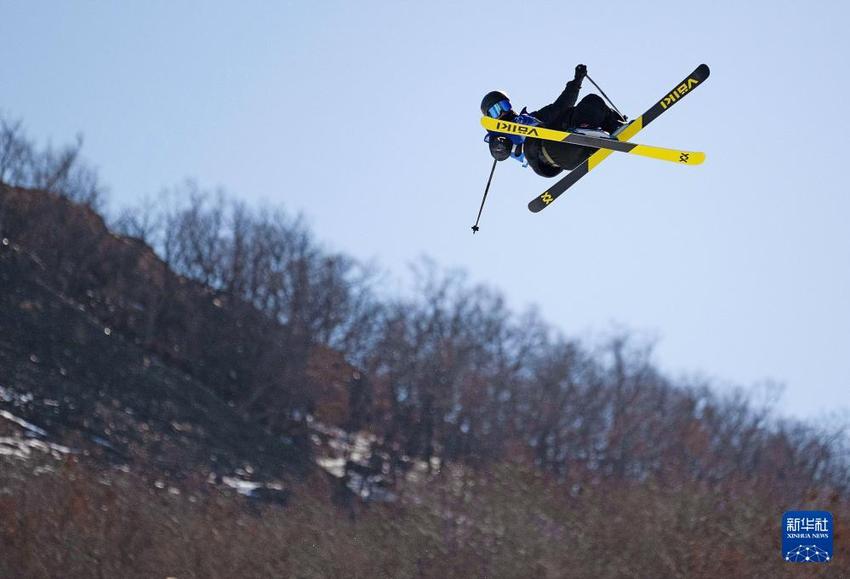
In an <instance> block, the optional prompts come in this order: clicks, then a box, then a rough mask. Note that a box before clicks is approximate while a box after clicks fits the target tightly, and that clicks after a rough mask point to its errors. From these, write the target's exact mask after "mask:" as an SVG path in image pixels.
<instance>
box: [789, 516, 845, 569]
mask: <svg viewBox="0 0 850 579" xmlns="http://www.w3.org/2000/svg"><path fill="white" fill-rule="evenodd" d="M832 528H833V527H832V513H829V512H827V511H788V512H787V513H785V514H784V515H782V558H783V559H785V561H787V562H789V563H827V562H829V561H831V560H832Z"/></svg>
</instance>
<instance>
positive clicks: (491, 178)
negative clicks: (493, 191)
mask: <svg viewBox="0 0 850 579" xmlns="http://www.w3.org/2000/svg"><path fill="white" fill-rule="evenodd" d="M498 162H499V161H498V160H497V159H493V168H492V169H490V177H489V178H488V179H487V187H485V188H484V198H483V199H482V200H481V207H479V208H478V217H477V218H476V219H475V225H473V226H472V235H475V234H476V233H477V232H478V222H479V221H481V212H482V211H484V202H485V201H487V192H488V191H490V181H492V180H493V172H494V171H495V170H496V163H498Z"/></svg>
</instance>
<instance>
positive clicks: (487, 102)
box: [481, 64, 626, 177]
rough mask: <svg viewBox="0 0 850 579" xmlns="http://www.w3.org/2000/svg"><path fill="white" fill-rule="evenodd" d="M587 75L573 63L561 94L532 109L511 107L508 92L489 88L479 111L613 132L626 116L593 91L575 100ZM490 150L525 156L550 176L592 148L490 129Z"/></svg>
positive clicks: (562, 126) (542, 123) (522, 121)
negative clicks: (571, 72) (571, 75)
mask: <svg viewBox="0 0 850 579" xmlns="http://www.w3.org/2000/svg"><path fill="white" fill-rule="evenodd" d="M585 76H587V67H586V66H585V65H583V64H579V65H578V66H576V70H575V77H574V78H573V79H572V80H571V81H569V82H568V83H567V86H566V88H564V91H563V92H562V93H561V95H560V96H559V97H558V98H557V99H555V102H553V103H552V104H550V105H546V106H545V107H543V108H542V109H540V110H538V111H535V112H533V113H528V112H526V110H525V108H523V109H522V111H520V112H519V113H516V112H514V111H513V109H512V107H511V102H510V99H509V98H508V96H507V95H506V94H505V93H503V92H501V91H491V92H489V93H487V94H486V95H485V96H484V99H483V100H482V101H481V114H483V115H485V116H489V117H491V118H494V119H500V120H505V121H512V122H514V123H520V124H523V125H531V126H540V127H544V128H547V129H554V130H557V131H569V132H574V131H575V129H579V130H580V131H581V130H582V129H595V130H602V131H605V133H607V134H608V135H610V134H611V133H614V132H615V131H616V130H617V129H619V128H620V127H621V126H623V124H624V123H625V121H626V119H624V118H622V117H621V116H620V114H619V113H618V112H617V111H615V110H613V109H611V108H610V107H608V105H607V104H605V101H604V100H602V97H600V96H599V95H597V94H589V95H587V96H585V97H584V98H583V99H581V100H580V101H579V102H578V104H576V99H578V93H579V91H580V90H581V81H582V80H583V79H584V77H585ZM486 140H487V142H488V144H489V146H490V154H491V155H492V156H493V158H494V159H496V160H497V161H504V160H505V159H507V158H508V157H513V158H515V159H517V160H519V161H522V160H525V161H526V162H527V163H528V164H529V165H530V166H531V168H532V169H534V172H535V173H537V174H538V175H541V176H543V177H554V176H555V175H557V174H558V173H560V172H561V171H562V170H565V169H566V170H568V171H571V170H572V169H574V168H576V167H577V166H578V165H579V164H581V163H582V161H584V160H585V159H587V158H588V157H589V156H590V155H592V154H593V153H594V152H595V150H596V149H593V148H589V147H584V146H581V145H571V144H568V143H557V142H551V141H544V140H540V139H526V138H524V137H520V136H516V135H504V134H499V133H493V132H490V133H488V134H487V138H486Z"/></svg>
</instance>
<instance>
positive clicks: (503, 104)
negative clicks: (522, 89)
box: [487, 99, 511, 119]
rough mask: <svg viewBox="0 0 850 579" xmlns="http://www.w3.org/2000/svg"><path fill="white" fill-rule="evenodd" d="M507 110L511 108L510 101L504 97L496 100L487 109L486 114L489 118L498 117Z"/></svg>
mask: <svg viewBox="0 0 850 579" xmlns="http://www.w3.org/2000/svg"><path fill="white" fill-rule="evenodd" d="M509 110H511V103H510V101H509V100H508V99H505V100H501V101H499V102H497V103H496V104H494V105H493V106H492V107H490V108H489V109H487V114H488V115H490V117H491V118H494V119H498V118H499V117H500V116H502V113H506V112H508V111H509Z"/></svg>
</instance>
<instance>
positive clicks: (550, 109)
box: [529, 79, 581, 131]
mask: <svg viewBox="0 0 850 579" xmlns="http://www.w3.org/2000/svg"><path fill="white" fill-rule="evenodd" d="M580 90H581V81H580V80H576V79H573V80H571V81H570V82H568V83H567V86H566V87H564V90H563V92H562V93H561V95H560V96H559V97H558V98H556V99H555V102H553V103H552V104H550V105H546V106H545V107H543V108H542V109H540V110H539V111H534V112H533V113H529V114H531V116H532V117H534V118H536V119H538V120H539V121H540V124H542V125H543V126H544V127H546V128H547V129H554V130H556V131H563V130H566V129H568V128H571V127H574V126H575V125H574V124H573V112H574V111H575V104H576V99H578V93H579V91H580Z"/></svg>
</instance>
